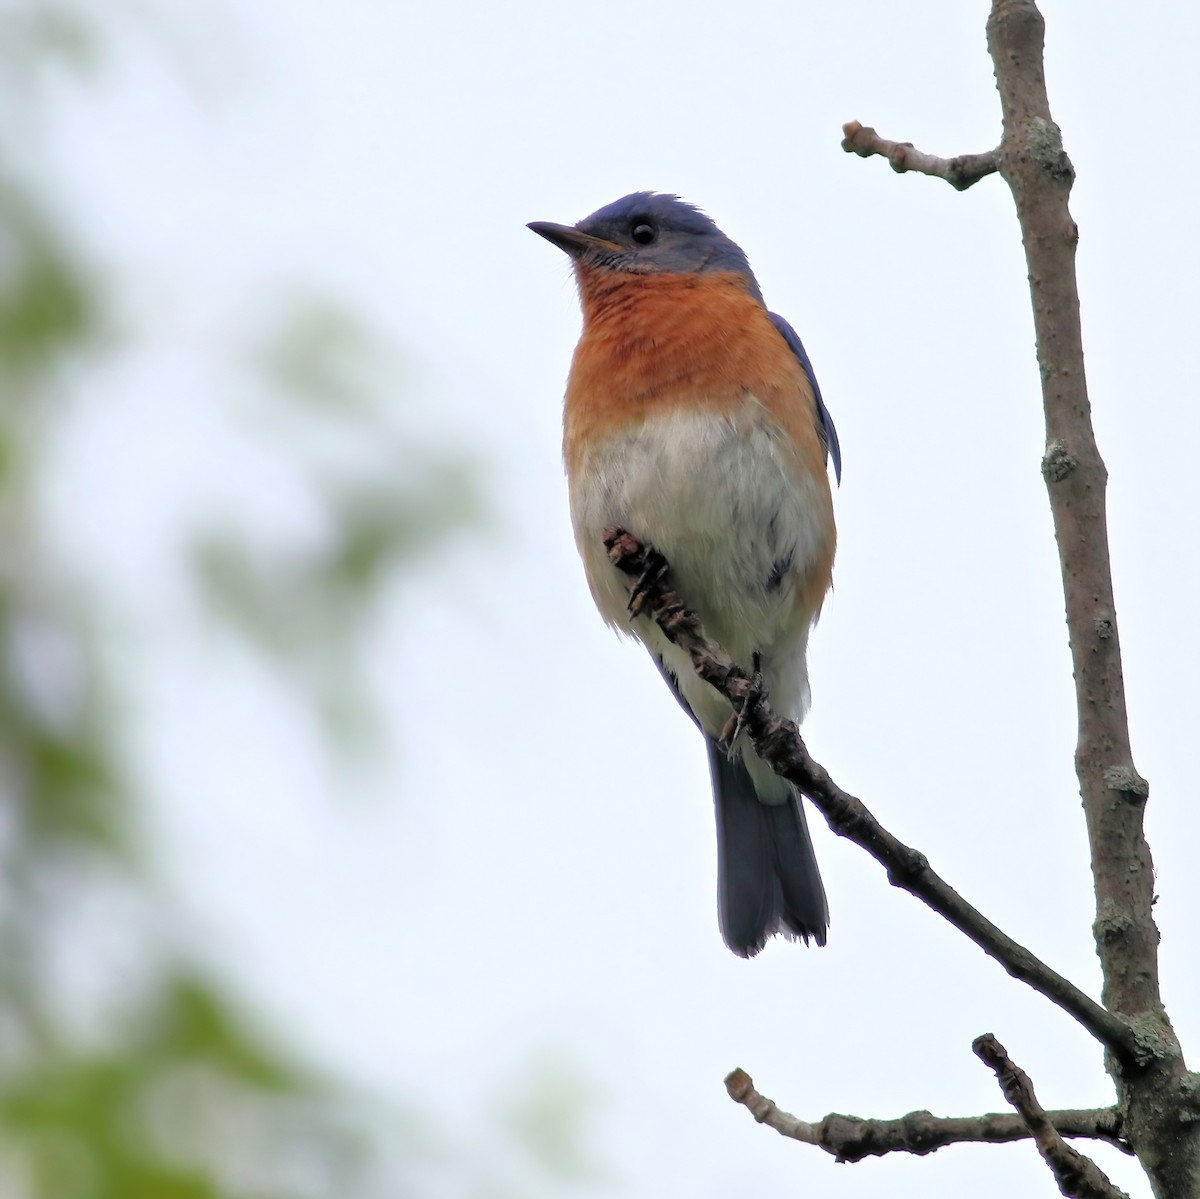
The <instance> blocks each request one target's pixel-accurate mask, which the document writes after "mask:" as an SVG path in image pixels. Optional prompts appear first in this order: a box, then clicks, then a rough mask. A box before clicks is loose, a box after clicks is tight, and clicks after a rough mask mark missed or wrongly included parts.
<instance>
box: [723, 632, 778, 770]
mask: <svg viewBox="0 0 1200 1199" xmlns="http://www.w3.org/2000/svg"><path fill="white" fill-rule="evenodd" d="M760 665H761V660H760V658H759V655H758V654H757V653H755V655H754V673H753V674H752V675H751V676H750V678H749V679H748V680H747V685H746V693H745V695H744V696H742V701H741V703H739V704H738V706H737V707H736V708H735V709H734V710H733V712H732V713H731V715H730V717H729V719H728V720H727V721H726V722H725V726H724V728H722V729H721V736H720V737H719V738H718V741H717V744H718V745H720V747H721V748H722V749H723V750H724V751H725V752H726V753H727V754H732V753H733V748H734V746H735V745H736V743H737V739H738V738H739V737H740V736H741V735H742V733H743V732H744V730H745V728H746V725H747V723H748V722H749V713H750V711H751V710H752V709H753V707H754V706H755V704H757V703H758V702H759V700H761V699H765V698H766V693H767V689H766V687H765V685H764V684H763V677H762V672H761V670H760V669H759V667H760Z"/></svg>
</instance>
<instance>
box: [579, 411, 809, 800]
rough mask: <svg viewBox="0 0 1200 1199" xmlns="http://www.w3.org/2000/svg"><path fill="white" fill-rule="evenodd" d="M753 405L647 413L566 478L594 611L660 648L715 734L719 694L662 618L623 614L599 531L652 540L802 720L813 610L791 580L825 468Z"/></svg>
mask: <svg viewBox="0 0 1200 1199" xmlns="http://www.w3.org/2000/svg"><path fill="white" fill-rule="evenodd" d="M749 403H750V404H753V401H752V400H750V401H749ZM752 415H753V409H751V410H750V412H749V413H748V418H747V419H746V420H742V421H736V422H735V421H734V420H731V419H728V418H725V417H720V416H716V415H711V414H701V415H687V416H662V417H655V418H653V419H650V420H647V421H646V422H645V423H643V424H642V425H640V426H639V427H638V428H637V429H635V430H632V431H630V432H628V433H623V434H621V435H619V436H616V437H613V438H611V439H609V440H608V441H606V442H604V443H602V444H601V445H599V446H596V447H593V448H592V449H591V450H590V451H589V453H588V455H587V456H586V457H585V459H584V460H583V462H582V463H581V466H580V469H579V470H578V471H576V472H575V477H573V478H572V479H571V518H572V522H573V524H574V527H575V538H576V541H577V543H578V545H579V552H580V554H581V555H582V556H583V560H584V564H585V566H586V568H587V573H588V578H589V581H590V583H591V585H592V592H593V595H594V596H595V599H596V603H597V605H598V606H599V608H600V611H601V613H602V614H603V616H604V618H605V619H606V620H607V621H608V622H609V624H611V625H613V626H614V627H615V628H617V629H618V630H620V631H622V632H631V633H632V634H633V635H634V636H636V637H638V638H639V639H640V640H641V641H643V642H644V643H645V644H646V646H647V648H649V649H650V650H651V651H652V652H653V653H655V654H657V655H659V656H660V657H662V658H663V659H664V661H665V662H666V664H667V666H668V667H669V668H670V670H671V671H672V673H673V674H675V675H676V676H677V678H678V680H679V684H680V689H681V691H682V692H683V694H684V697H685V698H686V699H687V701H688V703H689V704H690V706H691V708H692V710H693V712H694V713H695V714H696V717H697V718H698V719H699V720H700V722H701V724H702V725H703V726H704V728H705V730H706V731H707V732H708V733H709V734H710V735H713V736H715V735H717V734H718V733H719V732H720V731H721V728H722V726H723V725H724V724H725V721H726V720H727V718H728V716H729V706H728V704H727V703H726V702H725V700H724V699H722V698H721V697H720V696H719V695H718V694H717V692H715V691H714V690H713V689H712V688H711V687H709V686H708V685H707V684H705V683H702V682H701V681H700V680H699V679H698V678H697V677H696V675H695V673H694V671H693V670H692V667H691V663H690V661H689V660H688V659H687V657H686V656H685V655H684V654H682V653H681V652H680V651H678V650H676V649H675V648H674V647H673V646H672V645H670V643H669V642H667V640H666V639H665V637H663V635H662V633H661V631H660V630H659V629H658V627H657V625H655V624H654V623H653V622H652V621H650V620H648V619H646V618H641V619H639V620H637V621H635V622H633V624H632V625H631V624H630V621H629V616H628V613H627V610H626V605H627V603H628V598H629V585H630V584H629V580H628V578H627V577H626V576H624V575H621V574H620V573H619V572H618V571H617V570H616V569H615V568H614V567H613V566H612V564H611V563H610V562H609V561H608V559H607V557H606V555H605V551H604V545H603V540H602V537H603V532H604V530H605V529H606V528H609V527H612V526H614V525H615V526H618V527H621V528H624V529H627V530H628V531H629V532H630V533H632V534H633V535H634V536H635V537H637V538H639V539H642V540H646V541H649V542H651V543H652V544H653V545H654V546H655V547H656V548H657V549H658V550H660V551H661V552H662V553H663V554H664V555H665V556H666V558H667V560H668V561H669V562H670V564H671V571H672V575H673V579H674V582H675V586H676V587H677V589H678V590H679V592H680V594H681V595H682V596H683V598H684V601H685V602H686V603H687V604H688V605H689V606H690V607H692V608H694V609H695V610H696V612H697V613H698V614H699V616H700V618H701V620H702V621H703V622H704V626H705V628H706V630H707V631H708V633H709V634H710V636H712V637H714V638H715V639H716V640H717V641H719V642H720V643H721V644H722V645H724V647H725V648H726V649H727V650H728V651H729V653H730V654H731V655H732V656H733V658H734V660H735V661H736V662H738V663H739V664H740V665H742V666H744V667H746V668H747V669H750V668H751V667H752V659H753V656H754V654H755V653H758V654H760V655H761V662H762V671H763V676H764V679H765V681H766V683H767V686H768V687H769V688H770V692H771V701H772V704H773V706H774V707H775V708H776V710H777V711H780V712H781V713H783V714H785V715H787V716H790V717H791V718H792V719H795V720H799V719H800V718H801V717H802V716H803V714H804V709H805V707H806V706H807V700H808V679H807V672H806V669H805V663H804V651H805V646H806V643H807V640H808V629H809V624H810V622H811V619H812V613H809V612H806V611H804V610H803V609H802V608H799V607H798V606H797V603H796V583H797V580H798V579H799V578H802V577H803V576H804V575H805V574H806V573H807V572H808V570H809V568H810V567H811V565H812V564H813V563H814V562H815V561H816V560H818V559H819V558H820V557H821V556H822V554H823V553H824V552H825V550H826V546H827V541H826V538H827V535H828V534H827V529H826V526H825V521H824V519H823V515H824V513H825V512H826V511H827V509H826V507H825V506H824V504H823V503H822V497H821V495H820V492H819V491H818V487H820V486H821V485H822V484H823V483H824V480H815V481H811V482H809V483H807V484H805V483H804V482H802V481H801V482H797V480H796V478H795V476H794V474H792V473H790V472H788V471H786V470H785V468H784V465H783V462H782V460H781V457H780V454H779V452H778V448H777V445H776V434H775V432H774V430H773V429H772V428H771V427H770V426H769V425H768V424H767V423H766V422H765V421H764V420H762V419H759V420H757V421H755V420H753V419H750V417H751V416H752ZM826 503H827V501H826ZM748 764H751V763H749V762H748ZM751 765H753V764H751ZM752 772H753V773H755V774H756V775H757V773H758V771H756V770H755V771H752ZM757 781H758V780H757V779H756V782H757ZM773 789H774V788H772V790H773ZM760 790H761V789H760Z"/></svg>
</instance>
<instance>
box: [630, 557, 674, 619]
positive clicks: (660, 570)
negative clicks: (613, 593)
mask: <svg viewBox="0 0 1200 1199" xmlns="http://www.w3.org/2000/svg"><path fill="white" fill-rule="evenodd" d="M645 551H646V559H645V560H646V565H645V567H644V568H643V570H642V573H641V574H640V575H638V577H637V578H636V579H635V580H634V583H633V589H632V590H631V591H630V593H629V619H630V620H634V619H636V618H637V617H639V616H641V614H642V611H643V609H644V608H645V607H646V601H647V600H648V599H649V598H650V589H651V588H652V587H653V586H654V584H655V583H658V582H660V581H661V580H662V579H663V578H664V577H665V576H666V573H667V560H666V559H665V558H664V557H663V556H662V554H660V553H659V552H658V550H656V549H655V548H654V547H653V546H651V545H647V546H645Z"/></svg>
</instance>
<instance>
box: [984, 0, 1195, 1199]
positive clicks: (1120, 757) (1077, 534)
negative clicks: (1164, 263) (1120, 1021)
mask: <svg viewBox="0 0 1200 1199" xmlns="http://www.w3.org/2000/svg"><path fill="white" fill-rule="evenodd" d="M987 39H988V50H989V52H990V53H991V56H992V61H993V63H994V65H995V70H996V86H997V88H998V89H999V92H1000V103H1001V109H1002V114H1003V118H1004V135H1003V138H1002V139H1001V142H1000V156H999V159H1000V174H1001V176H1002V177H1003V178H1004V181H1005V182H1006V183H1007V184H1008V186H1009V188H1010V190H1011V191H1012V195H1013V200H1014V203H1015V205H1016V210H1017V219H1018V220H1019V222H1020V225H1021V239H1022V241H1023V243H1024V246H1025V261H1026V266H1027V274H1028V278H1029V290H1030V298H1031V301H1032V304H1033V322H1034V331H1035V333H1036V336H1037V357H1038V366H1039V367H1040V374H1041V384H1042V406H1043V409H1044V412H1045V419H1046V453H1045V457H1044V458H1043V461H1042V473H1043V475H1044V477H1045V480H1046V488H1047V491H1048V492H1049V496H1050V509H1051V512H1052V514H1053V518H1054V533H1055V538H1056V540H1057V542H1058V553H1059V562H1060V568H1061V572H1062V582H1063V595H1064V600H1065V607H1066V615H1067V627H1068V630H1069V632H1070V647H1071V660H1072V665H1073V667H1074V679H1075V706H1076V720H1077V726H1078V740H1077V742H1076V747H1075V770H1076V774H1077V775H1078V778H1079V790H1080V794H1081V796H1082V797H1083V810H1084V816H1085V818H1086V821H1087V831H1088V843H1089V846H1090V849H1091V856H1092V876H1093V879H1094V883H1095V891H1096V920H1095V924H1094V933H1095V938H1096V948H1097V952H1098V954H1099V957H1100V964H1101V968H1102V970H1103V973H1104V990H1103V998H1104V1003H1105V1006H1106V1007H1107V1008H1109V1009H1110V1010H1111V1011H1113V1012H1114V1013H1117V1014H1120V1015H1121V1016H1123V1017H1124V1018H1125V1019H1126V1020H1128V1021H1129V1023H1130V1025H1131V1027H1133V1028H1134V1029H1135V1030H1136V1032H1137V1035H1138V1041H1139V1045H1140V1048H1141V1053H1140V1055H1139V1061H1138V1065H1139V1068H1138V1069H1136V1070H1135V1069H1130V1068H1129V1066H1128V1063H1110V1064H1109V1069H1110V1072H1112V1073H1113V1075H1114V1078H1115V1079H1116V1081H1117V1086H1118V1091H1119V1092H1120V1094H1121V1096H1122V1100H1123V1103H1124V1104H1125V1113H1126V1121H1125V1132H1126V1135H1127V1136H1128V1137H1129V1141H1130V1143H1131V1144H1132V1145H1133V1147H1134V1149H1135V1150H1136V1151H1137V1154H1138V1157H1139V1159H1140V1160H1141V1162H1142V1164H1143V1166H1144V1167H1145V1168H1146V1170H1147V1172H1148V1173H1149V1175H1150V1178H1151V1181H1152V1185H1153V1187H1154V1193H1155V1194H1156V1195H1160V1196H1163V1197H1164V1199H1165V1197H1167V1196H1172V1197H1174V1196H1184V1195H1186V1196H1189V1197H1190V1196H1193V1195H1195V1194H1196V1186H1197V1179H1200V1104H1198V1102H1197V1100H1198V1099H1200V1094H1198V1090H1197V1079H1196V1077H1195V1075H1190V1074H1189V1073H1188V1070H1187V1067H1186V1065H1185V1063H1184V1060H1183V1052H1182V1049H1181V1047H1180V1044H1179V1039H1178V1037H1177V1036H1176V1034H1175V1030H1174V1029H1173V1028H1172V1027H1171V1022H1170V1020H1169V1019H1168V1017H1167V1013H1166V1011H1165V1010H1164V1008H1163V1004H1162V996H1161V993H1160V990H1159V980H1158V929H1157V928H1156V927H1155V923H1154V913H1153V903H1154V863H1153V861H1152V859H1151V856H1150V847H1149V845H1148V844H1147V842H1146V836H1145V830H1144V825H1143V818H1144V815H1145V807H1146V799H1147V797H1148V795H1149V787H1148V785H1147V783H1146V782H1145V780H1144V779H1143V778H1142V777H1141V776H1140V775H1139V774H1138V772H1137V769H1136V767H1135V766H1134V762H1133V751H1132V748H1131V744H1130V738H1129V721H1128V717H1127V715H1126V705H1125V682H1124V673H1123V667H1122V663H1121V643H1120V636H1119V632H1118V627H1117V615H1116V603H1115V600H1114V597H1113V584H1112V569H1111V565H1110V561H1109V549H1108V527H1107V526H1108V517H1107V511H1106V501H1105V491H1106V488H1107V483H1108V471H1107V470H1106V468H1105V465H1104V462H1103V460H1102V459H1101V457H1100V451H1099V449H1098V448H1097V445H1096V437H1095V432H1094V430H1093V428H1092V418H1091V404H1090V402H1089V399H1088V390H1087V379H1086V376H1085V373H1084V357H1083V335H1082V330H1081V324H1080V315H1079V285H1078V280H1077V277H1076V272H1075V250H1076V246H1077V244H1078V241H1079V231H1078V229H1077V227H1076V225H1075V221H1074V220H1073V218H1072V216H1071V212H1070V208H1069V206H1068V200H1069V198H1070V194H1071V186H1072V184H1073V182H1074V180H1075V168H1074V166H1073V165H1072V163H1071V160H1070V158H1069V157H1068V156H1067V152H1066V150H1065V148H1064V146H1063V138H1062V131H1061V130H1060V129H1059V127H1058V126H1057V125H1056V124H1055V123H1054V119H1053V117H1052V116H1051V113H1050V102H1049V99H1048V98H1047V93H1046V74H1045V63H1044V54H1043V51H1044V48H1045V21H1044V20H1043V18H1042V14H1041V13H1040V12H1039V11H1038V7H1037V4H1036V3H1035V2H1034V0H992V6H991V15H990V16H989V18H988V23H987Z"/></svg>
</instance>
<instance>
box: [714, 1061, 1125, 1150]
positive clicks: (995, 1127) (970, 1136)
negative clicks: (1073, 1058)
mask: <svg viewBox="0 0 1200 1199" xmlns="http://www.w3.org/2000/svg"><path fill="white" fill-rule="evenodd" d="M725 1089H726V1090H727V1091H728V1092H729V1097H730V1098H731V1099H733V1100H734V1101H735V1102H737V1103H740V1104H741V1105H742V1106H743V1107H745V1108H746V1109H747V1110H748V1111H749V1112H750V1114H751V1115H752V1116H753V1117H754V1118H755V1119H756V1120H757V1121H758V1122H759V1123H760V1124H765V1125H766V1126H767V1127H768V1128H773V1129H775V1131H776V1132H777V1133H779V1134H780V1136H785V1137H791V1138H792V1139H793V1140H796V1141H803V1142H804V1143H805V1144H806V1145H816V1146H817V1147H818V1148H820V1149H824V1150H825V1152H826V1153H829V1154H832V1155H833V1156H834V1157H835V1158H836V1159H837V1160H838V1161H839V1162H859V1161H862V1160H863V1159H864V1158H868V1157H883V1156H884V1155H885V1154H888V1153H913V1154H917V1155H918V1156H921V1155H924V1154H926V1153H933V1152H935V1151H936V1150H938V1149H942V1148H944V1147H945V1146H947V1145H959V1144H963V1143H964V1142H985V1143H987V1144H1003V1143H1005V1142H1008V1141H1021V1140H1028V1139H1029V1138H1030V1137H1031V1136H1033V1133H1032V1132H1031V1131H1030V1129H1029V1125H1028V1124H1026V1123H1025V1121H1024V1120H1023V1119H1022V1118H1021V1117H1020V1116H1019V1115H1018V1116H1014V1115H1012V1114H1010V1113H1008V1112H989V1113H987V1114H986V1115H983V1116H935V1115H932V1114H931V1113H930V1112H924V1111H922V1112H909V1113H908V1115H906V1116H900V1117H899V1118H898V1119H895V1120H864V1119H862V1118H861V1117H859V1116H844V1115H842V1114H840V1113H838V1112H831V1113H830V1114H829V1115H827V1116H826V1117H825V1118H824V1119H823V1120H818V1121H817V1122H816V1123H815V1124H809V1123H808V1122H807V1121H805V1120H801V1119H800V1118H799V1117H797V1116H793V1115H792V1114H791V1113H790V1112H785V1111H783V1110H782V1109H780V1108H779V1107H778V1106H777V1105H776V1104H775V1102H774V1101H773V1100H771V1099H768V1098H767V1097H766V1096H765V1095H762V1094H760V1093H759V1092H758V1091H756V1090H755V1089H754V1080H753V1079H752V1078H751V1077H750V1075H749V1074H747V1073H746V1072H745V1070H734V1071H733V1073H732V1074H730V1075H729V1077H728V1078H726V1079H725ZM1046 1118H1047V1119H1048V1120H1049V1121H1050V1122H1051V1123H1052V1124H1053V1125H1054V1127H1055V1128H1056V1129H1057V1130H1058V1132H1059V1133H1061V1134H1062V1135H1063V1136H1067V1137H1090V1138H1093V1139H1095V1140H1101V1141H1107V1142H1108V1143H1109V1144H1111V1145H1115V1146H1116V1147H1117V1148H1118V1149H1120V1150H1122V1151H1123V1152H1125V1153H1130V1152H1132V1150H1130V1148H1129V1146H1128V1145H1126V1144H1125V1142H1124V1141H1122V1140H1121V1117H1120V1114H1119V1113H1118V1112H1117V1109H1116V1108H1113V1107H1098V1108H1086V1109H1081V1110H1077V1111H1076V1110H1070V1111H1056V1112H1047V1113H1046Z"/></svg>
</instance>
